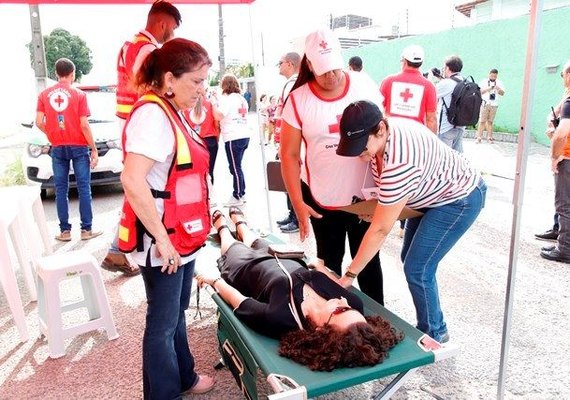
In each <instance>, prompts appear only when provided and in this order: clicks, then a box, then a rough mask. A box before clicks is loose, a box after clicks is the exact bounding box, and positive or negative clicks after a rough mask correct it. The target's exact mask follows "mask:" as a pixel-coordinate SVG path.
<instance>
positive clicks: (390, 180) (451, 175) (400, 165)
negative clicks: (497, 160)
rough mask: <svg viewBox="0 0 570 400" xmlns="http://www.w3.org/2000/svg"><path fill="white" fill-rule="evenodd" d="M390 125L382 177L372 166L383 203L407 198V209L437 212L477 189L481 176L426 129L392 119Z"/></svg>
mask: <svg viewBox="0 0 570 400" xmlns="http://www.w3.org/2000/svg"><path fill="white" fill-rule="evenodd" d="M388 125H389V130H390V133H389V136H388V139H387V141H386V147H385V149H384V154H383V160H382V161H383V166H382V170H381V172H380V176H378V172H377V169H376V166H375V165H374V164H375V162H374V161H373V162H372V163H371V170H372V175H373V176H374V182H375V183H376V185H377V187H378V188H379V190H378V192H377V194H378V202H379V203H381V204H394V203H397V202H398V201H400V200H402V199H403V198H405V197H406V196H407V197H408V201H407V203H406V206H407V207H410V208H412V209H414V210H419V209H422V208H433V207H437V206H441V205H444V204H448V203H452V202H454V201H455V200H458V199H462V198H464V197H467V195H469V193H471V191H472V190H473V189H475V187H476V186H477V184H478V183H479V179H480V178H481V175H480V174H479V172H478V171H477V170H475V169H474V168H473V167H471V165H470V164H469V161H467V159H466V158H465V157H463V156H462V155H461V154H460V153H458V152H456V151H455V150H453V149H452V148H451V147H449V146H447V145H445V144H444V143H443V142H442V141H441V140H440V139H438V137H437V136H436V135H434V134H433V132H432V131H430V130H429V129H428V128H427V127H426V126H424V125H421V124H419V123H417V122H415V121H411V120H409V119H406V118H389V119H388ZM378 156H379V155H378Z"/></svg>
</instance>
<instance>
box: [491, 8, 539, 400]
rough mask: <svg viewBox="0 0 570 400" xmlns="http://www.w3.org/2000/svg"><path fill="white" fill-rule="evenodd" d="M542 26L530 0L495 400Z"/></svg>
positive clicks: (506, 340) (506, 341) (506, 335)
mask: <svg viewBox="0 0 570 400" xmlns="http://www.w3.org/2000/svg"><path fill="white" fill-rule="evenodd" d="M541 22H542V0H531V6H530V16H529V26H528V41H527V51H526V65H525V74H524V76H525V77H526V79H525V80H524V84H523V91H522V93H523V97H522V104H521V119H520V130H519V135H518V149H517V165H516V173H515V185H514V190H513V220H512V227H511V243H510V251H509V270H508V277H507V289H506V295H505V297H506V298H505V311H504V314H503V334H502V340H501V359H500V365H499V381H498V385H497V399H500V400H502V399H503V398H504V396H505V381H506V369H507V362H508V353H509V346H510V331H511V323H512V315H511V314H512V310H513V301H514V293H515V277H516V270H517V258H518V248H519V235H520V219H521V208H522V203H523V197H524V186H525V185H524V184H525V177H526V166H527V159H528V146H529V142H530V127H531V122H532V121H531V120H532V107H533V101H532V100H533V98H534V88H535V80H536V52H537V44H538V42H539V34H540V28H541Z"/></svg>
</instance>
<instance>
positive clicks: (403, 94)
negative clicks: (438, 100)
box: [400, 88, 414, 103]
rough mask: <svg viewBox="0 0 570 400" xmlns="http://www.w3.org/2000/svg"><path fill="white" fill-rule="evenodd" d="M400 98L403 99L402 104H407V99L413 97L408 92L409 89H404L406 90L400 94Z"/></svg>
mask: <svg viewBox="0 0 570 400" xmlns="http://www.w3.org/2000/svg"><path fill="white" fill-rule="evenodd" d="M400 96H402V98H403V99H404V103H407V102H408V100H409V99H411V98H412V97H414V95H413V94H412V93H411V92H410V88H406V90H404V91H403V92H402V93H400Z"/></svg>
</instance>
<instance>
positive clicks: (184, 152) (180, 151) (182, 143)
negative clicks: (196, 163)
mask: <svg viewBox="0 0 570 400" xmlns="http://www.w3.org/2000/svg"><path fill="white" fill-rule="evenodd" d="M176 147H177V148H176V164H178V165H180V166H182V165H189V164H191V163H192V156H191V155H190V148H189V147H188V143H187V142H186V137H184V134H183V133H182V131H181V130H180V128H178V126H176Z"/></svg>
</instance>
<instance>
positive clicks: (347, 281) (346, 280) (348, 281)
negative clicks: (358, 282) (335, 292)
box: [338, 275, 354, 289]
mask: <svg viewBox="0 0 570 400" xmlns="http://www.w3.org/2000/svg"><path fill="white" fill-rule="evenodd" d="M352 282H354V279H353V278H350V277H348V276H346V275H343V276H341V277H340V278H339V279H338V284H339V285H340V286H342V287H343V288H345V289H348V288H349V287H351V286H352Z"/></svg>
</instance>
